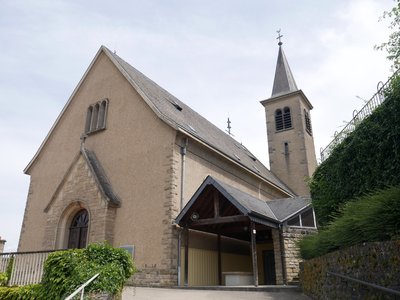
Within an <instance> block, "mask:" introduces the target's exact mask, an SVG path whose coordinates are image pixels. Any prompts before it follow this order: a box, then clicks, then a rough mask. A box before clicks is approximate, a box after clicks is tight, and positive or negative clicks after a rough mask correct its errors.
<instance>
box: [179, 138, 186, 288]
mask: <svg viewBox="0 0 400 300" xmlns="http://www.w3.org/2000/svg"><path fill="white" fill-rule="evenodd" d="M187 145H188V139H187V138H184V139H183V146H181V147H180V148H181V198H180V204H179V212H181V211H182V208H183V194H184V190H185V180H184V179H185V156H186V148H187ZM181 247H182V230H181V229H180V230H179V232H178V286H181V284H182V282H181V260H182V258H181Z"/></svg>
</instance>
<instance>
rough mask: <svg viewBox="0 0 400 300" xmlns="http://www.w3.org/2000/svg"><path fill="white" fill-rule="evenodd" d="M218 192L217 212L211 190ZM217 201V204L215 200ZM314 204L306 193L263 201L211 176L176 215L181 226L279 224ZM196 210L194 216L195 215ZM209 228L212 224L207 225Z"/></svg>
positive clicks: (271, 225)
mask: <svg viewBox="0 0 400 300" xmlns="http://www.w3.org/2000/svg"><path fill="white" fill-rule="evenodd" d="M215 192H218V195H222V197H221V196H219V198H220V199H221V200H218V201H219V202H218V207H219V210H220V211H219V212H218V213H216V212H215V205H216V204H215V202H214V200H212V198H213V196H212V193H215ZM213 203H214V204H213ZM310 205H311V199H309V198H303V197H295V198H285V199H277V200H273V201H263V200H260V199H258V198H255V197H253V196H252V195H249V194H248V193H246V192H243V191H241V190H239V189H237V188H235V187H232V186H231V185H229V184H226V183H224V182H222V181H220V180H216V179H214V178H213V177H211V176H208V177H207V178H206V179H205V180H204V182H203V183H202V184H201V185H200V187H199V188H198V189H197V191H196V193H195V194H194V195H193V196H192V198H191V199H190V200H189V202H188V203H187V204H186V205H185V207H184V208H183V209H182V211H181V212H180V213H179V215H178V216H177V218H176V223H177V224H179V225H180V226H186V227H196V226H201V225H208V226H210V225H214V226H215V225H218V224H223V223H235V222H241V221H243V220H244V218H243V217H247V218H248V219H249V220H251V221H253V222H256V223H258V224H262V225H266V226H268V227H272V228H277V227H278V226H279V224H281V223H283V222H285V221H286V220H288V219H289V218H291V217H292V216H294V215H296V214H298V213H300V212H302V211H304V210H305V209H306V208H308V207H309V206H310ZM194 214H195V218H193V215H194ZM208 229H209V230H205V231H210V232H212V231H213V230H210V229H211V228H208Z"/></svg>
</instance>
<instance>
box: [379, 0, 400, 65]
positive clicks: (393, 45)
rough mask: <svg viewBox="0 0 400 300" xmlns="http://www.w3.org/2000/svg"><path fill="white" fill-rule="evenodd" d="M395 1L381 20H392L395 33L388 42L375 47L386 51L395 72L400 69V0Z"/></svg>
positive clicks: (391, 27)
mask: <svg viewBox="0 0 400 300" xmlns="http://www.w3.org/2000/svg"><path fill="white" fill-rule="evenodd" d="M395 1H396V4H395V6H394V7H393V8H392V9H391V10H390V11H385V12H384V13H383V15H382V17H381V18H380V20H383V19H386V18H390V19H391V22H390V25H389V28H390V29H392V30H393V32H392V33H391V34H390V35H389V40H388V41H387V42H385V43H382V44H380V45H376V46H375V49H377V50H386V52H387V54H388V56H387V58H388V59H389V60H390V61H391V62H392V66H391V67H392V69H393V71H396V70H397V69H398V68H399V67H400V0H395Z"/></svg>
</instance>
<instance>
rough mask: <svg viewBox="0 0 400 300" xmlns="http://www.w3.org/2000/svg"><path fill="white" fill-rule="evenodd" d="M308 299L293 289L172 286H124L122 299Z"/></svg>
mask: <svg viewBox="0 0 400 300" xmlns="http://www.w3.org/2000/svg"><path fill="white" fill-rule="evenodd" d="M151 299H165V300H204V299H207V300H239V299H240V300H261V299H262V300H271V299H274V300H308V299H310V298H309V297H307V296H305V295H304V294H302V293H301V292H298V291H294V290H280V291H264V290H260V291H237V290H236V291H220V290H206V289H201V290H196V289H179V288H177V289H174V288H148V287H130V286H126V287H125V288H124V290H123V292H122V300H151Z"/></svg>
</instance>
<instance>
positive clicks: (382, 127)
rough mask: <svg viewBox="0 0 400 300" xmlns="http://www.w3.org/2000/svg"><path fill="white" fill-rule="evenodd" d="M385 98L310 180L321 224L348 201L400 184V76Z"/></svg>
mask: <svg viewBox="0 0 400 300" xmlns="http://www.w3.org/2000/svg"><path fill="white" fill-rule="evenodd" d="M385 97H386V100H385V102H383V103H382V104H381V106H379V107H378V108H377V109H376V110H375V111H374V112H373V113H372V114H371V115H370V116H369V117H367V118H366V119H364V120H363V121H362V122H360V124H358V126H357V128H356V129H355V130H354V131H353V132H352V133H351V134H350V135H349V136H348V137H347V138H346V139H345V140H344V141H343V142H342V143H340V144H339V145H337V146H336V147H335V148H334V150H333V151H332V153H331V155H330V156H329V157H328V158H327V159H326V160H325V161H324V162H322V163H321V164H320V165H319V166H318V168H317V169H316V171H315V173H314V175H313V178H312V180H311V182H310V190H311V196H312V199H313V206H314V208H315V212H316V215H317V219H318V223H319V225H321V226H325V225H327V224H328V223H329V222H331V221H332V220H333V219H334V217H335V216H336V215H337V213H338V212H339V210H340V208H341V207H342V206H343V205H344V204H345V203H346V202H348V201H351V200H352V199H354V198H356V197H360V196H362V195H365V194H367V193H371V192H373V191H376V190H379V189H383V188H385V187H388V186H394V185H398V184H400V79H399V78H398V77H397V78H395V79H394V80H393V81H392V83H391V86H390V88H389V91H388V92H387V93H386V95H385Z"/></svg>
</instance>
